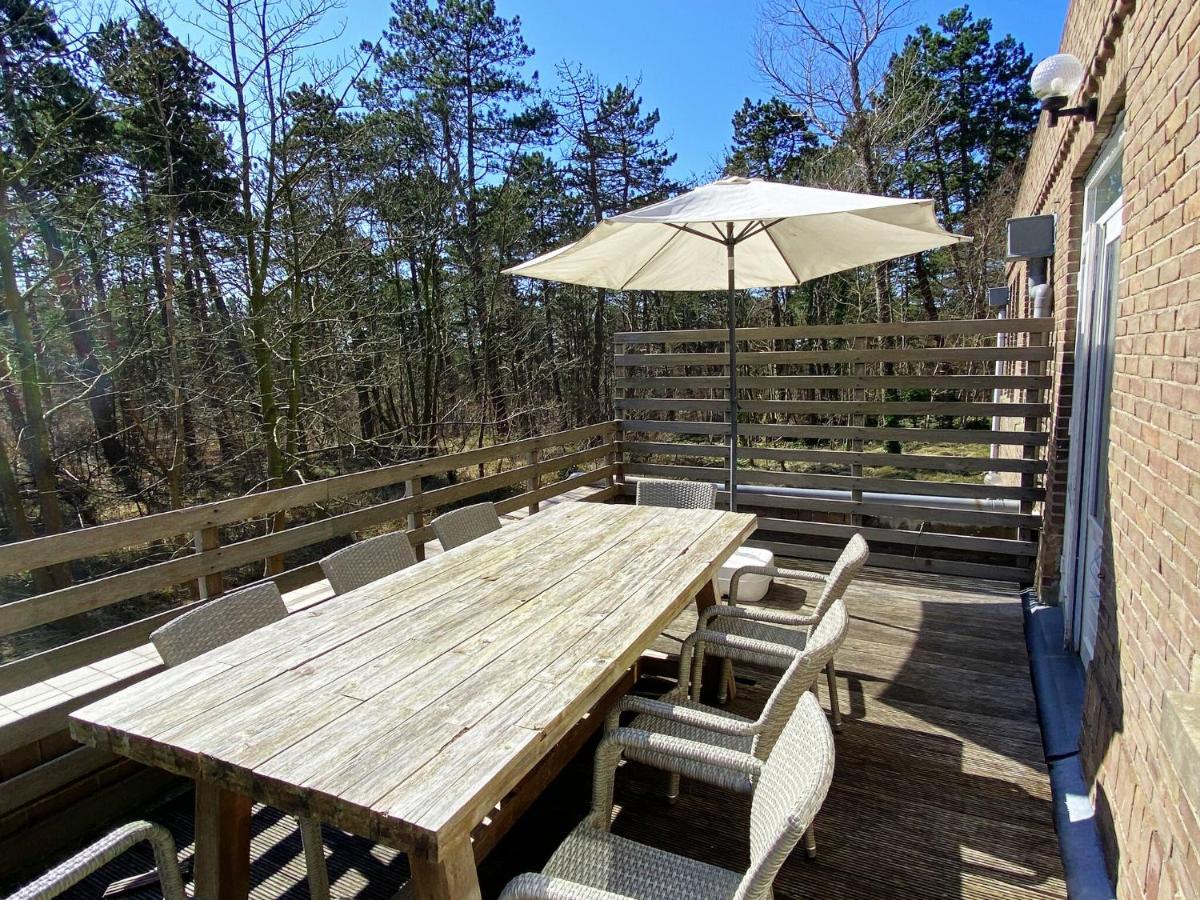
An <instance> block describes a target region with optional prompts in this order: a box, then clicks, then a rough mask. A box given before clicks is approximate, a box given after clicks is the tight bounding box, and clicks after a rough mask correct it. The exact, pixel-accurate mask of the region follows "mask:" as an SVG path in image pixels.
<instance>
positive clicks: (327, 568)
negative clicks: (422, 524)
mask: <svg viewBox="0 0 1200 900" xmlns="http://www.w3.org/2000/svg"><path fill="white" fill-rule="evenodd" d="M416 564H417V554H416V553H414V552H413V548H412V544H411V543H410V542H409V540H408V535H407V534H405V533H404V532H403V531H393V532H391V533H389V534H381V535H379V536H378V537H373V538H367V540H365V541H359V542H357V543H355V544H351V545H350V546H349V547H343V548H342V549H341V550H338V551H336V552H334V553H330V554H329V555H328V556H326V557H325V558H324V559H323V560H321V571H322V572H324V573H325V577H326V578H328V579H329V583H330V585H332V586H333V592H334V593H335V594H344V593H346V592H347V591H352V590H354V589H355V588H360V587H362V586H363V585H364V584H370V583H371V582H372V581H378V580H379V579H380V578H385V577H386V576H388V575H392V574H394V573H396V572H399V571H400V570H401V569H407V568H408V567H409V566H415V565H416Z"/></svg>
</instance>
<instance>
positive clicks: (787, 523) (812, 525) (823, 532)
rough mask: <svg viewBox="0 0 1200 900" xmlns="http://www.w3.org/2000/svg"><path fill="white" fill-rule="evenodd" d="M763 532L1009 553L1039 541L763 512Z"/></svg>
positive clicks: (1031, 548)
mask: <svg viewBox="0 0 1200 900" xmlns="http://www.w3.org/2000/svg"><path fill="white" fill-rule="evenodd" d="M763 532H784V533H788V534H803V535H815V536H818V537H832V538H839V539H842V538H844V539H846V540H849V539H850V538H851V537H852V536H853V535H855V534H861V535H862V536H863V537H864V538H866V539H867V541H869V542H871V543H872V544H910V545H912V546H914V547H937V548H942V549H949V550H968V551H974V552H979V553H994V554H997V555H1006V556H1020V557H1035V556H1037V552H1038V545H1037V542H1036V541H1017V540H1010V539H1008V538H989V537H976V536H975V535H970V534H943V533H941V532H937V531H908V530H907V529H903V528H868V527H863V526H861V525H842V524H839V523H837V522H804V521H800V520H798V519H777V518H771V517H767V516H759V517H758V532H757V533H759V534H761V533H763Z"/></svg>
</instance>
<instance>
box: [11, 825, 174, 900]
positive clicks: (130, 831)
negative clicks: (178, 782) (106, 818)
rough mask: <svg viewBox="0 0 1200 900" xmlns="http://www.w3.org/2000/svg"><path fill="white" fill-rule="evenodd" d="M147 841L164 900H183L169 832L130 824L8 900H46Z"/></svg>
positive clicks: (153, 826)
mask: <svg viewBox="0 0 1200 900" xmlns="http://www.w3.org/2000/svg"><path fill="white" fill-rule="evenodd" d="M142 841H149V842H150V846H151V847H152V848H153V850H154V864H155V867H156V868H157V869H158V880H159V885H160V887H161V889H162V894H163V897H164V898H165V900H184V897H185V896H186V895H185V894H184V891H183V876H182V874H181V873H180V871H179V858H178V857H177V856H176V855H175V839H174V838H173V837H171V832H169V831H167V829H165V828H163V827H162V826H161V825H155V824H154V823H153V822H130V823H129V824H128V825H123V826H122V827H120V828H118V829H117V830H116V831H113V832H110V833H109V834H106V835H105V836H104V837H102V838H100V840H98V841H96V843H94V844H92V845H91V846H90V847H87V848H85V849H84V850H81V851H80V852H79V853H76V854H75V855H74V856H72V857H71V858H70V859H68V860H67V861H66V862H64V863H61V864H60V865H58V866H55V867H54V868H53V869H51V870H50V871H49V872H47V873H46V874H45V875H43V876H42V877H41V878H39V879H37V881H34V882H32V883H31V884H28V885H26V886H25V887H23V888H21V890H19V891H17V892H16V893H15V894H13V895H12V896H11V897H10V898H9V900H48V898H50V897H57V896H58V895H59V894H62V893H63V892H65V891H66V890H68V889H69V888H71V887H73V886H75V885H77V884H79V882H81V881H83V880H84V879H85V878H87V877H88V876H89V875H91V874H92V873H93V872H96V871H97V870H99V869H101V868H103V867H104V866H105V865H107V864H108V863H110V862H112V861H113V860H114V859H116V858H117V857H118V856H120V855H121V854H122V853H124V852H125V851H126V850H128V849H129V848H131V847H133V846H134V845H135V844H138V843H140V842H142Z"/></svg>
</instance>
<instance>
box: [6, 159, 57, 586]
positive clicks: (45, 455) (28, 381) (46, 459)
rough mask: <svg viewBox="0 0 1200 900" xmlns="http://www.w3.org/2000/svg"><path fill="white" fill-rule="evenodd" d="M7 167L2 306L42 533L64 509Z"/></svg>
mask: <svg viewBox="0 0 1200 900" xmlns="http://www.w3.org/2000/svg"><path fill="white" fill-rule="evenodd" d="M7 169H8V160H7V159H4V160H0V279H2V281H3V290H4V305H5V308H6V309H7V310H8V317H9V321H10V322H11V323H12V328H13V337H14V339H15V341H16V351H17V352H16V360H17V377H18V380H19V381H20V385H21V398H22V400H23V402H24V406H25V423H24V425H25V427H24V429H23V431H24V432H25V433H26V435H27V439H26V441H25V442H24V446H23V449H24V450H25V452H26V456H27V461H28V463H29V471H30V473H31V474H32V475H33V483H34V486H35V487H36V488H37V495H38V509H39V511H40V512H41V519H42V530H43V532H44V533H46V534H58V533H59V532H61V531H62V530H63V519H62V509H61V507H60V505H59V495H58V479H57V478H56V477H55V473H54V460H53V457H52V456H51V453H50V432H49V428H48V427H47V425H46V419H45V411H44V408H43V404H42V385H41V379H40V375H39V372H38V362H37V352H36V349H35V347H34V344H33V332H32V330H31V329H30V327H29V317H28V315H27V314H26V311H25V298H24V297H22V296H21V290H20V288H19V287H18V286H17V271H16V265H15V262H14V260H13V242H12V235H11V233H10V231H9V222H10V221H11V219H10V218H9V205H8V184H7V182H6V180H5V176H4V174H3V172H4V171H7ZM46 578H47V581H48V582H49V583H50V584H51V585H52V586H53V587H66V586H67V585H68V584H70V581H71V579H70V574H69V572H68V571H67V569H66V568H65V567H64V566H52V567H51V568H50V570H49V571H48V573H47V576H46Z"/></svg>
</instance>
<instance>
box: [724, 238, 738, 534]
mask: <svg viewBox="0 0 1200 900" xmlns="http://www.w3.org/2000/svg"><path fill="white" fill-rule="evenodd" d="M725 227H726V239H725V257H726V259H727V260H728V263H729V302H728V306H729V511H730V512H737V453H738V395H737V340H736V338H737V304H736V302H735V301H734V268H733V266H734V263H733V248H734V240H733V223H732V222H727V223H725Z"/></svg>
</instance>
